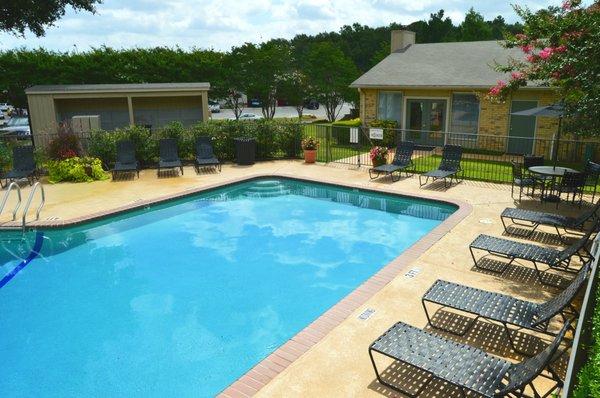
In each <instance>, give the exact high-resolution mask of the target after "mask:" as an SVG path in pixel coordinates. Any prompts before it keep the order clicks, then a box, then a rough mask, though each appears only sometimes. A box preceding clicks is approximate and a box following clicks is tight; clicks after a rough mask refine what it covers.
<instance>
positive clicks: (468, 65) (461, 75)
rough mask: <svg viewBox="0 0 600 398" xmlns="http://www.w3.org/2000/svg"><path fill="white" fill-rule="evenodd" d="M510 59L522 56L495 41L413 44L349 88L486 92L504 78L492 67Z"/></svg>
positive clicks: (388, 57)
mask: <svg viewBox="0 0 600 398" xmlns="http://www.w3.org/2000/svg"><path fill="white" fill-rule="evenodd" d="M511 57H512V58H515V59H523V52H522V51H521V49H519V48H512V49H507V48H504V47H502V46H501V45H500V43H499V42H497V41H495V40H494V41H474V42H457V43H429V44H413V45H411V46H409V47H408V48H406V49H404V50H403V51H399V52H395V53H392V54H390V55H388V56H387V57H386V58H385V59H384V60H383V61H381V62H380V63H378V64H377V65H375V66H374V67H373V68H371V69H370V70H369V71H368V72H366V73H365V74H364V75H362V76H361V77H359V78H358V79H357V80H356V81H354V82H353V83H352V84H351V85H350V87H386V86H388V87H471V88H489V87H491V86H493V85H494V84H496V82H497V81H498V80H500V79H506V78H507V76H506V74H504V73H499V72H496V71H495V70H494V69H493V66H494V63H495V62H498V63H501V64H506V62H507V61H508V59H509V58H511ZM528 85H529V86H532V87H536V85H535V84H528Z"/></svg>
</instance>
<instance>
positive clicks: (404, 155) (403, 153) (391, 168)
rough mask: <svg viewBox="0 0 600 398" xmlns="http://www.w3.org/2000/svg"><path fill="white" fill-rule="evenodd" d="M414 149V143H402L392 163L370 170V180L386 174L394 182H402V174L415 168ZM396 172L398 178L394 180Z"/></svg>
mask: <svg viewBox="0 0 600 398" xmlns="http://www.w3.org/2000/svg"><path fill="white" fill-rule="evenodd" d="M414 149H415V143H414V142H412V141H404V142H401V143H400V144H398V146H397V148H396V153H395V154H394V160H393V161H392V163H391V164H384V165H381V166H377V167H373V168H370V169H369V178H371V179H372V180H373V179H375V178H378V177H379V176H380V175H381V174H385V175H389V176H390V178H391V179H392V181H394V182H395V181H398V180H400V175H401V173H402V172H403V171H404V172H406V169H408V168H409V167H411V166H413V161H412V155H413V152H414ZM396 172H397V173H398V178H397V179H395V180H394V173H396ZM407 174H408V173H407Z"/></svg>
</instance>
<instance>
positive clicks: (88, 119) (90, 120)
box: [71, 115, 100, 133]
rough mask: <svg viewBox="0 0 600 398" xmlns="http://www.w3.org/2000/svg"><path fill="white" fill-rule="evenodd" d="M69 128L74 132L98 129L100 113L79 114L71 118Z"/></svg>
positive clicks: (87, 131)
mask: <svg viewBox="0 0 600 398" xmlns="http://www.w3.org/2000/svg"><path fill="white" fill-rule="evenodd" d="M71 128H72V129H73V132H74V133H89V132H90V131H93V130H99V129H100V115H81V116H79V115H78V116H73V117H72V118H71Z"/></svg>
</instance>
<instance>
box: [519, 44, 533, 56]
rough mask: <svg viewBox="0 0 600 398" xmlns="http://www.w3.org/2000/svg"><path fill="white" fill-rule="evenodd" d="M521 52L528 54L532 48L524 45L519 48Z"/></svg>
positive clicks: (529, 45)
mask: <svg viewBox="0 0 600 398" xmlns="http://www.w3.org/2000/svg"><path fill="white" fill-rule="evenodd" d="M521 50H523V52H524V53H525V54H529V53H530V52H531V50H533V46H532V45H531V44H526V45H524V46H521Z"/></svg>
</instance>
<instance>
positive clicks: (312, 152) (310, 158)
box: [304, 149, 317, 163]
mask: <svg viewBox="0 0 600 398" xmlns="http://www.w3.org/2000/svg"><path fill="white" fill-rule="evenodd" d="M316 161H317V150H316V149H305V150H304V162H305V163H315V162H316Z"/></svg>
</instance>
